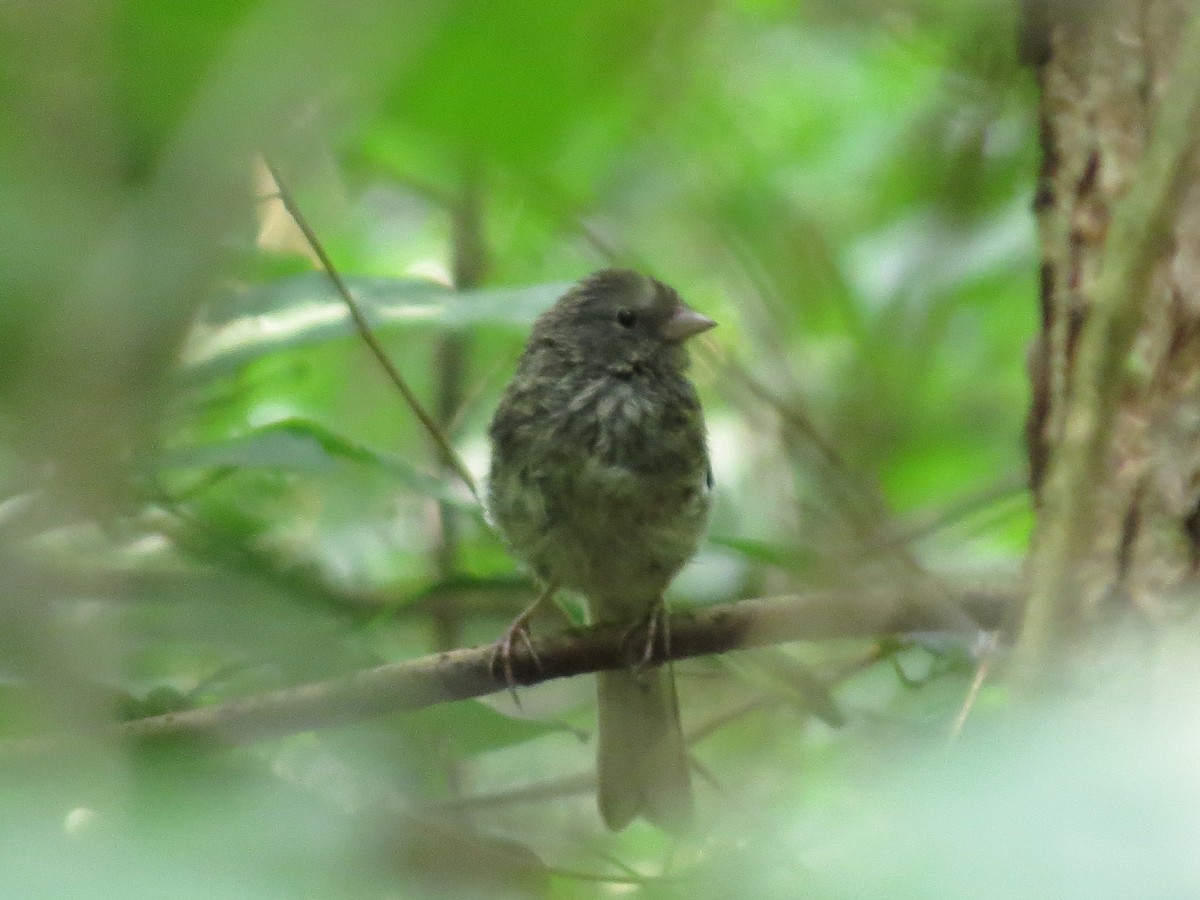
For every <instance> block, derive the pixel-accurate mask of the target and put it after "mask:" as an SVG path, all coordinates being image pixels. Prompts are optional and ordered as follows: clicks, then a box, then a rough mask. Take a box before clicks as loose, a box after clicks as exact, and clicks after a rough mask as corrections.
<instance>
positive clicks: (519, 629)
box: [488, 583, 561, 706]
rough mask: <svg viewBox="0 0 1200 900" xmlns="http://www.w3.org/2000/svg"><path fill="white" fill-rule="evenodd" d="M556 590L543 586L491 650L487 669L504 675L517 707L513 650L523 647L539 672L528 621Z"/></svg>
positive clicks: (555, 586)
mask: <svg viewBox="0 0 1200 900" xmlns="http://www.w3.org/2000/svg"><path fill="white" fill-rule="evenodd" d="M556 589H557V585H555V584H552V583H546V584H545V585H543V586H542V590H541V592H540V593H539V594H538V596H537V599H536V600H534V601H533V602H532V603H530V604H529V606H527V607H526V608H525V609H524V610H523V611H522V613H521V614H520V615H519V616H517V617H516V618H515V619H513V620H512V622H511V623H510V624H509V626H508V627H507V628H505V629H504V634H502V635H500V639H499V640H498V641H496V645H495V646H494V647H493V648H492V658H491V660H490V661H489V663H488V669H489V670H490V671H491V673H492V675H493V676H495V675H497V674H498V671H497V669H499V672H503V673H504V683H505V684H507V685H508V690H509V692H510V693H511V694H512V698H513V702H514V703H516V704H517V706H520V705H521V700H520V698H519V697H517V680H516V677H515V676H514V674H513V649H514V647H515V645H516V644H518V643H520V644H521V645H523V646H524V648H525V650H526V652H528V653H529V656H530V658H531V659H532V660H533V664H534V665H535V666H536V667H537V668H538V670H539V671H540V670H541V668H542V661H541V660H540V659H538V655H537V651H536V650H534V649H533V642H532V641H530V640H529V620H530V619H531V618H532V617H533V614H534V613H535V612H537V611H538V609H539V608H540V607H541V606H542V605H543V604H544V603H546V601H548V600H550V599H552V598H553V596H554V591H555V590H556ZM560 608H561V607H560Z"/></svg>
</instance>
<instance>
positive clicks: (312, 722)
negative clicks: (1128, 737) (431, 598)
mask: <svg viewBox="0 0 1200 900" xmlns="http://www.w3.org/2000/svg"><path fill="white" fill-rule="evenodd" d="M943 599H945V601H946V602H945V603H941V604H938V605H937V606H936V609H942V610H944V611H948V610H950V609H951V607H952V610H953V615H949V614H944V613H942V614H940V613H938V612H937V611H936V610H935V605H934V604H931V603H929V602H919V601H918V600H917V599H915V598H899V597H897V596H896V595H895V594H894V593H892V594H884V593H883V592H877V593H876V594H870V593H866V592H864V593H859V594H854V595H851V594H849V593H847V592H835V591H826V592H816V593H811V594H801V595H792V596H786V597H779V598H772V599H765V600H743V601H741V602H740V603H732V604H728V605H725V606H715V607H711V608H708V609H704V610H698V611H687V612H677V613H674V614H672V615H671V617H670V635H671V658H673V659H686V658H688V657H693V656H704V655H708V654H713V653H724V652H726V651H729V650H740V649H746V648H750V647H762V646H767V645H771V644H782V643H786V642H788V641H803V640H824V639H830V638H868V637H874V636H877V635H884V634H903V633H909V632H918V631H948V630H950V631H954V630H961V628H962V626H963V623H964V620H967V621H970V622H973V623H975V624H977V625H978V627H979V628H982V629H994V628H999V627H1001V623H1003V622H1006V621H1010V619H1009V618H1008V617H1009V616H1010V615H1011V612H1012V609H1013V607H1014V605H1015V604H1016V603H1018V602H1019V599H1018V597H1017V596H1016V593H1015V591H1014V590H1012V589H1011V588H1008V587H1006V586H984V587H973V588H970V589H967V590H964V591H962V592H960V593H959V594H958V595H957V596H954V597H950V598H943ZM625 633H626V628H625V627H623V626H621V625H595V626H591V627H589V628H578V629H572V630H570V631H565V632H562V633H559V634H554V635H550V636H548V637H544V638H540V639H537V640H535V641H533V650H534V652H535V653H536V654H537V661H535V660H534V659H533V658H532V657H531V656H530V654H529V653H528V652H527V651H525V650H518V651H517V652H516V653H515V654H514V659H513V673H514V676H515V679H516V681H517V682H518V683H519V684H523V685H532V684H537V683H539V682H542V681H549V680H550V679H553V678H566V677H569V676H572V675H582V674H584V673H587V672H596V671H601V670H607V669H618V668H624V667H627V666H628V665H629V660H628V656H627V650H626V648H625V647H624V646H623V644H624V640H623V639H624V636H625ZM491 659H492V646H491V645H486V646H483V647H474V648H471V649H462V650H451V651H447V652H445V653H437V654H434V655H432V656H426V657H422V658H420V659H414V660H409V661H406V662H399V663H390V664H387V665H382V666H377V667H375V668H372V669H366V670H363V671H360V672H355V673H353V674H351V675H346V676H342V677H338V678H333V679H329V680H326V681H320V682H314V683H312V684H306V685H300V686H298V687H292V688H285V689H282V690H278V691H272V692H269V693H265V694H257V695H254V696H250V697H245V698H242V699H237V700H230V701H227V702H225V703H218V704H214V705H212V706H206V707H201V708H199V709H192V710H186V711H183V712H175V713H167V714H165V715H161V716H153V717H150V718H146V719H135V720H133V721H129V722H123V723H121V724H119V725H116V726H113V735H112V736H114V737H117V738H125V739H166V738H175V739H179V738H183V739H190V740H201V741H210V742H213V743H215V744H218V745H226V746H229V745H240V744H248V743H253V742H255V741H263V740H272V739H275V738H280V737H283V736H285V735H289V734H295V733H299V732H304V731H312V730H315V729H319V728H331V727H335V726H339V725H348V724H350V723H353V722H358V721H362V720H364V719H370V718H374V717H376V716H382V715H386V714H389V713H396V712H406V711H411V710H416V709H421V708H423V707H426V706H431V705H433V704H436V703H446V702H450V701H453V700H465V699H467V698H470V697H481V696H484V695H486V694H491V693H495V692H497V691H502V690H506V689H507V685H506V684H505V682H504V679H503V677H502V676H500V677H498V676H497V674H495V673H493V672H492V666H491ZM665 659H666V657H665V656H664V655H663V654H662V653H661V652H656V653H655V656H654V658H653V660H652V662H654V663H661V662H664V661H665ZM539 661H540V665H539V664H538V662H539ZM55 746H56V742H55V739H53V738H35V739H30V740H25V741H15V742H11V743H9V744H7V745H0V758H3V757H11V756H13V755H17V756H26V755H30V754H34V753H41V752H46V751H48V750H52V749H53V748H54V747H55Z"/></svg>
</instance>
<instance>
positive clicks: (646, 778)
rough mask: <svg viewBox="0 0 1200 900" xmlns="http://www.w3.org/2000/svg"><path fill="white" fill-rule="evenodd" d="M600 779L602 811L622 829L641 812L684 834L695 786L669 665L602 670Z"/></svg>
mask: <svg viewBox="0 0 1200 900" xmlns="http://www.w3.org/2000/svg"><path fill="white" fill-rule="evenodd" d="M596 685H597V700H598V709H599V733H600V738H599V752H598V765H597V777H598V779H599V790H598V797H599V802H600V815H601V816H603V818H604V822H605V824H606V825H608V827H609V828H611V829H613V830H614V831H620V830H621V829H622V828H624V827H625V826H626V825H628V824H629V823H630V821H632V820H633V818H634V817H635V816H637V815H639V814H640V815H643V816H645V817H646V818H647V819H649V820H650V821H651V822H653V823H654V824H655V825H658V826H659V827H660V828H664V829H666V830H668V831H674V832H679V831H682V830H684V829H686V828H687V827H688V825H689V824H690V823H691V820H692V787H691V779H690V778H689V776H688V761H687V750H686V747H685V746H684V740H683V729H682V727H681V726H680V722H679V703H678V700H677V698H676V696H675V684H674V680H673V677H672V675H671V672H670V670H669V668H655V669H642V670H640V671H633V670H628V671H615V672H600V673H598V674H597V675H596Z"/></svg>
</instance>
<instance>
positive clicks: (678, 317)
mask: <svg viewBox="0 0 1200 900" xmlns="http://www.w3.org/2000/svg"><path fill="white" fill-rule="evenodd" d="M716 327H717V323H716V322H714V321H713V320H712V319H710V318H709V317H708V316H706V315H703V314H701V313H698V312H696V311H695V310H694V309H692V308H691V307H690V306H688V305H687V304H686V303H681V304H679V305H678V306H677V307H675V311H674V312H673V313H671V318H669V319H667V321H665V322H664V323H663V326H662V336H663V337H664V338H666V339H667V340H668V341H675V342H682V341H686V340H687V339H688V338H690V337H695V336H696V335H698V334H700V333H701V332H703V331H708V329H710V328H716Z"/></svg>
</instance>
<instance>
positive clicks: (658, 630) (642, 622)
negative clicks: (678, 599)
mask: <svg viewBox="0 0 1200 900" xmlns="http://www.w3.org/2000/svg"><path fill="white" fill-rule="evenodd" d="M660 634H661V635H662V637H661V638H660V637H659V635H660ZM638 639H641V640H642V645H641V647H640V648H639V647H637V646H636V645H635V641H636V640H638ZM660 640H661V644H660V646H661V647H662V652H663V655H664V656H668V657H669V656H670V655H671V627H670V623H669V621H668V620H667V604H666V603H665V601H664V600H663V598H662V597H661V596H660V597H657V598H655V600H654V602H652V603H651V604H650V605H649V606H648V607H646V612H645V613H643V614H642V616H641V617H640V618H639V619H638V620H637V621H636V622H634V623H633V624H632V625H630V626H629V628H628V629H627V630H626V632H625V637H624V638H623V642H624V644H625V646H626V648H627V649H632V650H635V651H637V653H636V655H632V654H631V657H632V663H633V669H634V671H635V672H640V671H642V670H643V669H645V668H647V667H648V666H649V665H650V663H651V662H652V661H653V659H654V646H655V643H656V642H659V641H660Z"/></svg>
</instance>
